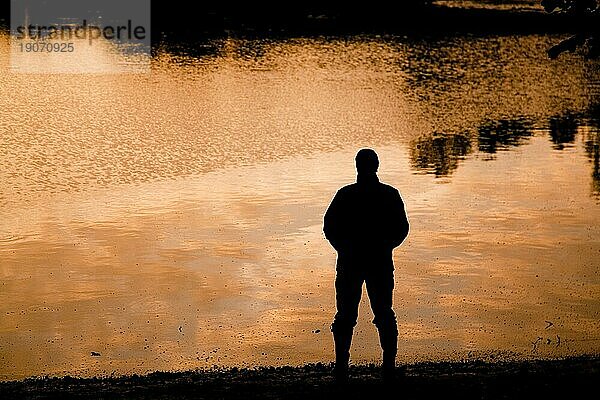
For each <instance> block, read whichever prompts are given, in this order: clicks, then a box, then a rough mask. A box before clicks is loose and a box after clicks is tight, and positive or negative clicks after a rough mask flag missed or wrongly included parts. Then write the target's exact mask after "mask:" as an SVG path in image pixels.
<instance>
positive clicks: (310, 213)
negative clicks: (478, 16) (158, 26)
mask: <svg viewBox="0 0 600 400" xmlns="http://www.w3.org/2000/svg"><path fill="white" fill-rule="evenodd" d="M559 39H560V38H557V37H547V36H526V37H514V36H506V37H486V38H478V37H460V38H444V39H435V40H434V39H430V40H425V39H424V40H409V39H406V38H393V37H384V38H381V37H352V38H339V39H328V40H326V39H318V38H317V39H287V40H280V41H253V40H233V39H229V40H222V41H215V42H210V43H202V44H198V43H195V44H192V45H189V44H180V45H177V46H173V45H172V44H170V45H166V44H165V45H163V46H161V48H160V49H159V51H158V52H157V54H156V56H155V58H154V59H153V67H152V68H153V69H152V73H150V74H92V75H77V74H71V75H69V74H47V75H31V74H15V73H10V71H9V70H8V69H9V66H8V61H7V54H8V52H9V45H8V38H7V37H6V36H2V37H1V40H0V54H3V55H4V56H3V57H1V60H2V61H1V63H2V64H1V65H0V68H1V69H2V71H1V73H0V94H1V95H0V109H1V110H2V112H1V113H0V132H1V135H0V161H1V163H2V166H3V168H2V169H0V220H1V221H2V223H1V224H0V276H1V282H2V287H1V289H0V315H1V317H0V379H18V378H22V377H26V376H33V375H45V374H50V375H63V374H72V375H81V376H89V375H102V374H110V373H113V372H114V373H118V374H124V373H143V372H148V371H152V370H157V369H160V370H175V369H187V368H196V367H200V368H204V367H210V366H213V365H219V366H234V365H235V366H254V365H283V364H292V365H298V364H303V363H307V362H318V361H324V362H329V361H331V360H332V356H333V354H332V353H333V344H332V339H331V335H330V332H329V324H330V321H331V319H332V317H333V314H334V312H335V309H334V289H333V279H334V263H335V254H334V252H333V250H332V249H331V247H330V246H329V245H328V243H327V242H326V241H325V239H324V238H323V235H322V233H321V223H322V215H323V212H324V210H325V208H326V207H327V205H328V202H329V201H330V200H331V198H332V197H333V195H334V193H335V191H336V190H337V189H338V188H339V187H340V186H342V185H345V184H347V183H350V182H352V181H353V180H354V167H353V157H354V154H355V152H356V150H357V149H358V148H360V147H363V146H369V147H373V148H375V149H376V150H377V151H378V153H379V155H380V158H381V173H380V177H381V179H382V180H383V181H384V182H387V183H389V184H392V185H394V186H396V187H398V188H399V189H400V191H401V193H402V195H403V198H404V200H405V202H406V205H407V211H408V214H409V218H410V222H411V233H410V237H409V238H408V239H407V241H406V242H405V244H404V245H403V246H402V247H401V248H400V249H398V250H396V252H395V256H394V258H395V263H396V291H395V297H394V301H395V308H396V311H397V314H398V320H399V325H400V332H401V334H400V339H399V340H400V356H399V359H400V361H402V362H411V361H418V360H440V359H454V360H456V359H463V358H469V357H494V358H531V357H562V356H565V355H577V354H589V353H593V354H597V353H598V351H599V350H600V335H599V334H598V331H599V328H600V326H599V325H600V324H599V322H598V321H599V320H600V319H599V312H600V304H599V299H600V286H599V283H600V282H599V277H598V260H599V259H600V241H599V239H598V238H599V237H600V235H599V233H600V228H599V227H600V172H599V163H600V162H599V160H600V148H599V147H600V122H599V120H600V118H599V115H600V114H599V106H598V104H599V103H600V101H599V94H600V87H599V82H600V80H599V74H600V73H599V70H598V63H597V62H591V61H584V60H582V58H581V57H580V56H578V55H567V56H565V57H561V59H560V60H558V61H549V60H547V59H546V58H545V50H546V49H547V48H548V47H549V46H550V45H551V44H552V43H555V42H556V41H557V40H559ZM102 59H103V60H106V57H104V58H102ZM371 319H372V316H371V315H370V310H369V308H368V303H367V302H365V301H363V303H361V315H360V320H359V324H358V326H357V328H356V335H355V340H354V346H353V352H352V360H353V362H369V361H377V360H378V359H379V348H378V343H377V335H376V332H375V328H374V326H372V324H371V323H370V320H371ZM91 352H98V353H100V354H101V355H100V356H99V357H95V356H91Z"/></svg>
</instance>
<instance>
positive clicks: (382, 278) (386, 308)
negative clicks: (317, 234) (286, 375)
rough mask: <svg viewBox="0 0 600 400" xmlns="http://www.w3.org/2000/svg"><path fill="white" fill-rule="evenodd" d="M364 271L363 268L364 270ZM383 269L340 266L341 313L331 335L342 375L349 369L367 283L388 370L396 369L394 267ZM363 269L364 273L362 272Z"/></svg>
mask: <svg viewBox="0 0 600 400" xmlns="http://www.w3.org/2000/svg"><path fill="white" fill-rule="evenodd" d="M361 267H362V268H361ZM377 267H380V266H379V265H368V264H366V265H360V266H354V265H352V266H350V265H340V263H338V268H337V274H336V279H335V290H336V306H337V313H336V315H335V319H334V321H333V324H332V325H331V331H332V332H333V338H334V342H335V356H336V357H335V365H336V370H337V371H338V372H342V373H343V372H344V371H345V370H347V368H348V361H349V359H350V344H351V342H352V333H353V331H354V326H355V325H356V321H357V319H358V305H359V303H360V297H361V293H362V285H363V282H365V283H366V286H367V294H368V296H369V301H370V303H371V309H372V310H373V314H374V316H375V319H374V320H373V323H374V324H375V326H376V327H377V330H378V331H379V340H380V343H381V348H382V350H383V367H384V369H386V368H387V369H393V368H394V366H395V362H396V353H397V350H398V326H397V323H396V315H395V314H394V310H392V292H393V289H394V270H393V267H392V268H389V267H387V265H386V266H385V267H386V268H377ZM359 268H360V269H359Z"/></svg>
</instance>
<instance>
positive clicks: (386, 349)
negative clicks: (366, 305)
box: [366, 269, 398, 377]
mask: <svg viewBox="0 0 600 400" xmlns="http://www.w3.org/2000/svg"><path fill="white" fill-rule="evenodd" d="M366 283H367V293H368V295H369V301H370V303H371V309H372V310H373V314H374V315H375V319H374V320H373V323H374V324H375V326H377V330H378V332H379V341H380V343H381V349H382V350H383V365H382V366H383V373H384V377H385V376H388V377H392V376H393V375H394V369H395V366H396V353H397V352H398V324H397V322H396V314H394V310H393V309H392V297H393V291H394V271H393V270H391V269H390V270H386V271H378V272H376V273H370V274H369V275H368V276H367V278H366Z"/></svg>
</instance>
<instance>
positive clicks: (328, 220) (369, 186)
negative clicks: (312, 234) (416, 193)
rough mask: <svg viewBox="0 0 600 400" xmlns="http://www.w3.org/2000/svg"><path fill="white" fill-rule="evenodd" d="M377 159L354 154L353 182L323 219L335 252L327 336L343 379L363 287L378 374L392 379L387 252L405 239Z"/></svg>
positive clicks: (398, 205) (404, 222)
mask: <svg viewBox="0 0 600 400" xmlns="http://www.w3.org/2000/svg"><path fill="white" fill-rule="evenodd" d="M378 167H379V159H378V158H377V153H375V151H373V150H371V149H362V150H360V151H359V152H358V153H357V154H356V171H357V173H358V176H357V179H356V183H354V184H351V185H348V186H345V187H343V188H341V189H340V190H339V191H338V192H337V193H336V195H335V197H334V198H333V200H332V201H331V204H330V205H329V208H328V209H327V212H326V213H325V218H324V227H323V231H324V232H325V237H326V238H327V240H329V242H330V243H331V245H332V246H333V247H334V248H335V250H336V251H337V253H338V257H337V265H336V278H335V290H336V306H337V313H336V315H335V319H334V321H333V324H332V325H331V331H332V332H333V338H334V342H335V370H334V372H335V376H336V378H338V379H340V380H345V379H347V377H348V361H349V359H350V344H351V342H352V332H353V330H354V326H355V325H356V320H357V318H358V305H359V303H360V297H361V292H362V285H363V282H365V283H366V286H367V294H368V295H369V300H370V303H371V309H372V310H373V314H374V315H375V319H374V320H373V323H374V324H375V326H377V330H378V331H379V340H380V343H381V348H382V350H383V374H384V377H391V376H393V374H394V368H395V363H396V353H397V349H398V327H397V324H396V315H395V314H394V311H393V310H392V291H393V289H394V263H393V260H392V251H393V249H394V248H395V247H397V246H399V245H400V244H401V243H402V241H404V239H405V238H406V236H407V235H408V230H409V226H408V219H407V217H406V212H405V211H404V203H403V201H402V198H401V197H400V193H399V192H398V190H396V189H395V188H393V187H391V186H388V185H385V184H383V183H381V182H379V179H378V178H377V169H378Z"/></svg>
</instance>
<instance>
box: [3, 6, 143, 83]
mask: <svg viewBox="0 0 600 400" xmlns="http://www.w3.org/2000/svg"><path fill="white" fill-rule="evenodd" d="M150 1H151V0H11V21H10V25H11V69H12V71H13V72H18V73H120V72H147V71H149V69H150V61H151V59H150V57H151V43H150V36H151V35H150Z"/></svg>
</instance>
